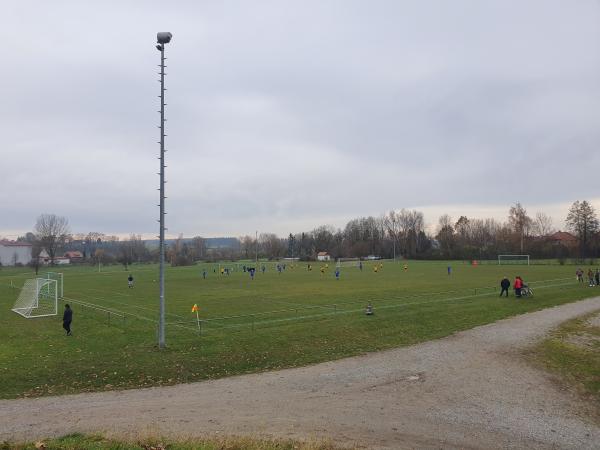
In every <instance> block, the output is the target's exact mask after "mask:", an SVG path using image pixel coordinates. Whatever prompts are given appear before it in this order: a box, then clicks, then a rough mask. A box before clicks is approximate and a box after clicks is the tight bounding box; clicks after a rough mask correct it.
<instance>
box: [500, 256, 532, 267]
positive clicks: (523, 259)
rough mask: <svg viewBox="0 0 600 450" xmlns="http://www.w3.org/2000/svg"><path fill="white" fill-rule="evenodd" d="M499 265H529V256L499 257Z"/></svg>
mask: <svg viewBox="0 0 600 450" xmlns="http://www.w3.org/2000/svg"><path fill="white" fill-rule="evenodd" d="M498 264H501V265H502V264H505V265H506V264H524V265H526V266H528V265H529V255H498Z"/></svg>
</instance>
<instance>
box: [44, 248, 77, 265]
mask: <svg viewBox="0 0 600 450" xmlns="http://www.w3.org/2000/svg"><path fill="white" fill-rule="evenodd" d="M38 258H39V263H40V264H42V265H44V266H47V265H50V264H51V263H52V261H51V260H50V255H49V254H48V252H47V251H46V250H42V251H41V252H40V256H39V257H38ZM54 264H57V265H63V264H71V260H70V259H69V258H67V257H66V256H55V257H54Z"/></svg>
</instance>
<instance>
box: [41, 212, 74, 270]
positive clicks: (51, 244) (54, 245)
mask: <svg viewBox="0 0 600 450" xmlns="http://www.w3.org/2000/svg"><path fill="white" fill-rule="evenodd" d="M35 233H36V238H37V240H38V241H39V243H40V246H41V247H42V248H43V249H45V250H46V251H47V252H48V256H49V257H50V262H51V263H52V264H54V258H55V257H56V251H57V250H58V249H59V248H60V247H61V246H63V245H64V243H65V241H66V240H67V238H68V236H69V233H70V230H69V221H68V220H67V218H66V217H61V216H57V215H56V214H42V215H41V216H39V217H38V219H37V222H36V224H35Z"/></svg>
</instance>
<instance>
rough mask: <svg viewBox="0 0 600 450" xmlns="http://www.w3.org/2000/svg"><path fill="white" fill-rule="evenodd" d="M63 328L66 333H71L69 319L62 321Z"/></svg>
mask: <svg viewBox="0 0 600 450" xmlns="http://www.w3.org/2000/svg"><path fill="white" fill-rule="evenodd" d="M63 328H64V329H65V331H66V332H67V334H71V321H70V320H69V321H63Z"/></svg>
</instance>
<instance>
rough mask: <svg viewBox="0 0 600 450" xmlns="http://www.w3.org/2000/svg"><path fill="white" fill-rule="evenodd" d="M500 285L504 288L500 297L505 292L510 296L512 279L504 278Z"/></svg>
mask: <svg viewBox="0 0 600 450" xmlns="http://www.w3.org/2000/svg"><path fill="white" fill-rule="evenodd" d="M500 287H501V288H502V290H501V291H500V297H502V294H504V293H505V292H506V296H507V297H508V288H509V287H510V280H509V279H508V277H504V278H502V281H501V282H500Z"/></svg>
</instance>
